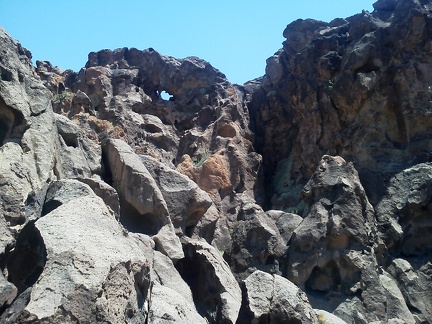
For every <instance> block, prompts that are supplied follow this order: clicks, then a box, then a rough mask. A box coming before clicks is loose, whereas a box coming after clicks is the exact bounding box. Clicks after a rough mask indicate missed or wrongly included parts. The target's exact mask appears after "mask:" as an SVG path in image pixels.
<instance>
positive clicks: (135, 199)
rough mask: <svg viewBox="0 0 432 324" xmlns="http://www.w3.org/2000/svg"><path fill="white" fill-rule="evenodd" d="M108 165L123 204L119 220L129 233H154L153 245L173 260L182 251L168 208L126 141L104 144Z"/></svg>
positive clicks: (180, 255) (154, 182)
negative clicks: (154, 243)
mask: <svg viewBox="0 0 432 324" xmlns="http://www.w3.org/2000/svg"><path fill="white" fill-rule="evenodd" d="M104 151H105V155H106V158H107V163H108V165H107V166H108V168H109V170H110V173H111V175H112V177H113V179H112V180H113V187H114V188H115V189H116V190H117V192H118V194H119V198H120V204H121V206H122V209H121V215H120V219H121V221H122V223H123V224H124V225H125V226H126V228H127V229H128V230H129V231H131V232H141V233H145V234H149V235H153V238H154V240H155V242H156V248H157V249H158V250H160V251H161V252H163V253H166V254H167V255H168V256H169V257H170V258H171V259H172V260H179V259H181V258H182V257H183V256H184V254H183V251H182V248H181V243H180V240H179V238H178V237H177V236H176V234H175V232H174V226H173V225H172V223H171V219H170V216H169V211H168V207H167V204H166V202H165V200H164V197H163V195H162V193H161V191H160V190H159V188H158V186H157V183H156V181H155V180H154V179H153V177H152V176H151V174H150V172H149V171H148V170H147V168H146V167H145V166H144V164H143V163H142V161H141V159H140V158H139V156H138V155H136V154H135V153H134V152H133V151H132V149H131V148H130V147H129V145H127V144H126V143H125V142H123V141H121V140H115V139H112V140H109V141H107V142H106V143H105V146H104Z"/></svg>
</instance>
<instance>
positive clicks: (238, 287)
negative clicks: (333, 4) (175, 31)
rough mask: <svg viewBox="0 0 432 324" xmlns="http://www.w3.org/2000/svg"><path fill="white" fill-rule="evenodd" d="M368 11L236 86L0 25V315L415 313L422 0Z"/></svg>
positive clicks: (429, 284) (426, 277)
mask: <svg viewBox="0 0 432 324" xmlns="http://www.w3.org/2000/svg"><path fill="white" fill-rule="evenodd" d="M374 8H375V10H374V12H372V13H368V12H362V13H361V14H358V15H355V16H353V17H349V18H346V19H335V20H333V21H332V22H330V23H325V22H319V21H314V20H297V21H295V22H293V23H291V24H290V25H288V27H287V29H286V30H285V31H284V36H285V38H286V41H285V42H284V44H283V48H282V49H281V50H279V51H278V52H277V53H276V54H275V55H274V56H273V57H271V58H269V59H268V61H267V69H266V75H265V76H263V77H262V78H259V79H256V80H253V81H251V82H248V83H246V84H245V85H243V86H239V85H232V84H230V83H229V82H228V80H226V78H225V76H224V75H223V74H222V73H221V72H219V71H218V70H216V69H214V68H213V67H212V66H211V65H210V64H209V63H207V62H205V61H203V60H201V59H199V58H196V57H189V58H185V59H175V58H172V57H169V56H164V55H160V54H159V53H158V52H156V51H155V50H153V49H147V50H144V51H140V50H137V49H133V48H132V49H127V48H123V49H117V50H113V51H111V50H103V51H100V52H95V53H90V55H89V60H88V62H87V64H86V66H85V68H83V69H81V70H80V71H79V72H73V71H71V70H66V71H63V70H61V69H60V68H58V67H53V66H52V65H51V64H50V63H49V62H43V61H39V62H37V68H36V69H34V68H33V67H32V65H31V61H30V58H31V54H30V52H29V51H27V50H26V49H24V48H23V47H22V46H21V45H20V44H19V43H18V42H17V41H15V40H13V39H12V38H10V36H9V35H8V34H7V33H6V32H5V31H3V30H2V29H0V48H1V53H0V268H1V273H0V322H1V323H60V322H61V323H71V322H74V323H96V322H104V323H122V322H127V323H145V322H148V323H168V322H179V323H249V322H252V323H263V322H266V323H280V322H283V323H302V322H305V323H328V322H330V323H344V322H346V323H402V322H403V323H428V322H432V313H431V309H432V294H431V291H432V262H431V260H432V240H431V237H432V235H431V231H432V221H431V217H430V209H431V208H432V206H431V197H432V189H431V186H432V182H431V172H432V167H431V164H430V162H429V160H430V151H431V149H432V142H431V140H430V138H431V136H430V133H431V126H430V125H432V120H431V116H432V115H431V113H430V111H432V106H431V95H432V94H431V90H430V86H432V79H431V78H432V77H431V74H430V73H429V71H430V70H432V58H431V57H432V55H431V53H432V50H431V49H432V42H431V37H430V36H431V35H432V3H431V2H430V1H429V0H424V1H417V0H380V1H378V2H377V3H375V4H374ZM164 93H165V94H164ZM166 95H168V96H170V98H167V97H166ZM314 309H315V310H314Z"/></svg>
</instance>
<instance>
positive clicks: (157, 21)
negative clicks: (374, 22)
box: [0, 0, 375, 84]
mask: <svg viewBox="0 0 432 324" xmlns="http://www.w3.org/2000/svg"><path fill="white" fill-rule="evenodd" d="M374 2H375V1H373V0H328V1H323V0H306V1H301V0H267V1H264V0H248V1H243V0H237V1H236V0H231V1H230V0H218V1H210V0H201V1H198V0H191V1H189V0H183V1H180V0H177V1H176V0H171V1H169V0H159V1H157V0H153V1H148V0H141V1H139V0H123V1H114V0H55V1H53V0H39V1H36V0H0V17H1V18H0V26H2V27H3V28H5V29H6V31H8V33H9V34H10V35H11V36H12V37H13V38H15V39H17V40H19V41H20V42H21V44H22V45H23V46H24V47H26V48H27V49H29V50H30V51H31V52H32V54H33V59H34V61H36V60H47V61H50V62H51V63H52V64H53V65H57V66H59V67H61V68H63V69H72V70H75V71H78V70H79V69H80V68H81V67H83V66H84V65H85V63H86V62H87V55H88V53H89V52H92V51H98V50H101V49H106V48H109V49H115V48H119V47H136V48H138V49H146V48H148V47H153V48H154V49H156V50H157V51H158V52H159V53H161V54H165V55H170V56H174V57H177V58H183V57H186V56H198V57H200V58H203V59H205V60H206V61H208V62H210V63H211V64H212V65H213V66H214V67H216V68H217V69H219V70H220V71H221V72H223V73H224V74H225V75H226V76H227V77H228V79H229V80H230V81H231V82H232V83H240V84H241V83H244V82H246V81H248V80H251V79H254V78H256V77H259V76H261V75H263V74H264V71H265V64H266V63H265V60H266V59H267V58H268V57H270V56H272V55H273V53H275V52H276V51H277V50H278V49H279V48H281V47H282V42H283V41H284V38H283V36H282V33H283V31H284V29H285V27H286V25H287V24H289V23H290V22H292V21H294V20H296V19H298V18H313V19H318V20H323V21H330V20H332V19H333V18H336V17H343V18H345V17H348V16H352V15H354V14H356V13H360V12H361V11H362V10H363V9H364V10H368V11H370V12H372V11H373V7H372V3H374Z"/></svg>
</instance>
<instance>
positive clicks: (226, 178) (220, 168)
mask: <svg viewBox="0 0 432 324" xmlns="http://www.w3.org/2000/svg"><path fill="white" fill-rule="evenodd" d="M177 171H179V172H181V173H183V174H184V175H186V176H187V177H189V178H190V179H192V180H193V181H195V182H196V183H197V184H198V186H199V187H200V188H201V189H202V190H204V191H206V192H207V193H209V194H216V193H217V192H218V191H219V190H225V189H228V188H230V187H231V180H230V167H229V164H228V163H227V161H226V159H225V157H224V155H223V152H222V151H219V152H217V153H215V154H213V155H211V156H210V157H209V158H208V159H207V160H206V161H204V163H203V164H202V165H201V166H194V162H193V161H192V159H191V157H190V156H189V155H187V154H185V155H184V156H183V157H182V161H181V163H180V164H179V165H178V166H177Z"/></svg>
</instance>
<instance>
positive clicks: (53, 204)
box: [41, 200, 62, 216]
mask: <svg viewBox="0 0 432 324" xmlns="http://www.w3.org/2000/svg"><path fill="white" fill-rule="evenodd" d="M61 205H62V203H61V202H60V201H57V200H50V201H48V202H47V203H45V204H44V205H43V208H42V215H41V216H45V215H46V214H49V213H51V212H52V211H53V210H54V209H56V208H57V207H60V206H61Z"/></svg>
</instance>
